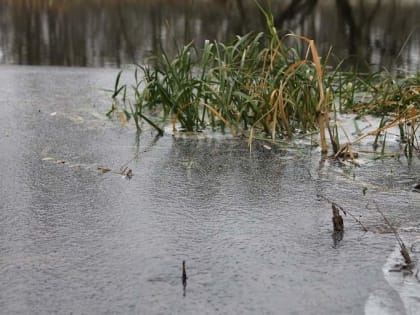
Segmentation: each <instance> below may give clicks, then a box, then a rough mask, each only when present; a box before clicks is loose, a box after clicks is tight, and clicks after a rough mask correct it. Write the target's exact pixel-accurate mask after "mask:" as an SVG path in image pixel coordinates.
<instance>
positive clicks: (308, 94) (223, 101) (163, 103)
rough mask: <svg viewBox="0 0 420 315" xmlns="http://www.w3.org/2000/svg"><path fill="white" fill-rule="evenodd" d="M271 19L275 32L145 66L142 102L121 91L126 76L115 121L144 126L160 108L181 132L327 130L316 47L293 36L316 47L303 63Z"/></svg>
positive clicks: (188, 49) (185, 51)
mask: <svg viewBox="0 0 420 315" xmlns="http://www.w3.org/2000/svg"><path fill="white" fill-rule="evenodd" d="M263 13H264V14H265V17H266V19H267V29H268V32H265V33H264V32H261V33H249V34H247V35H244V36H237V37H236V38H235V39H234V40H233V41H232V42H231V43H230V44H224V43H221V42H218V41H212V42H211V41H206V42H205V43H204V46H203V47H202V48H201V49H198V48H197V47H196V46H195V45H194V43H190V44H188V45H186V46H184V47H182V48H181V49H180V50H179V51H178V53H177V55H176V56H175V57H174V58H172V59H171V58H169V57H168V56H167V54H166V53H162V54H161V55H159V56H156V57H155V58H153V59H151V60H150V61H151V63H149V64H148V65H137V66H136V67H137V69H136V83H135V85H133V86H132V90H133V91H134V93H133V94H134V101H131V102H130V101H128V100H127V96H126V93H127V86H119V85H118V80H119V76H118V77H117V82H116V86H115V90H114V93H113V99H114V104H113V107H112V108H111V110H110V112H109V115H110V114H111V113H113V112H117V113H120V115H121V114H124V116H125V118H126V119H127V120H128V119H130V118H133V119H134V120H135V121H136V126H137V127H138V128H140V127H141V126H140V124H139V123H138V119H144V118H145V117H146V116H144V114H143V109H146V108H147V109H149V110H153V111H156V110H158V111H159V112H160V113H161V118H162V121H167V120H168V119H170V120H171V121H172V124H173V129H176V128H178V127H177V126H179V128H180V129H181V130H185V131H200V130H203V129H204V128H207V127H209V126H210V127H211V128H213V129H216V128H219V129H220V130H222V131H224V130H225V129H226V128H229V129H230V131H231V132H233V133H235V134H236V133H245V134H248V135H250V134H254V133H255V132H263V133H265V134H266V135H267V136H269V137H271V139H273V140H274V139H275V138H276V137H277V136H279V137H289V138H290V137H291V136H292V135H293V134H294V133H296V132H302V133H305V132H308V131H313V130H316V129H320V130H323V129H324V128H319V127H320V126H321V125H322V126H323V125H324V124H325V121H326V116H325V115H326V113H327V112H328V111H327V110H325V97H324V87H323V67H322V65H321V64H320V58H319V56H318V52H317V49H316V46H315V44H314V42H313V41H312V40H310V39H308V38H306V37H303V36H297V35H289V37H293V38H295V39H297V40H301V41H303V42H306V43H307V44H308V53H307V55H306V56H305V58H301V57H300V56H299V53H298V50H297V49H296V48H290V47H287V46H286V45H285V44H284V42H283V41H282V40H280V38H279V37H278V34H277V31H276V29H275V27H274V23H273V17H272V15H271V14H270V13H268V12H266V11H264V10H263ZM138 72H140V73H141V75H142V81H141V82H139V81H138V80H137V73H138ZM146 121H147V120H146ZM147 122H149V121H147ZM154 127H155V128H156V127H157V126H154ZM323 139H324V140H322V141H323V143H324V142H325V137H323ZM324 147H325V148H326V143H324Z"/></svg>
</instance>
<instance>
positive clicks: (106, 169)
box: [97, 166, 112, 174]
mask: <svg viewBox="0 0 420 315" xmlns="http://www.w3.org/2000/svg"><path fill="white" fill-rule="evenodd" d="M97 170H98V171H99V172H100V173H102V174H104V173H108V172H111V171H112V170H111V169H110V168H108V167H102V166H100V167H98V168H97Z"/></svg>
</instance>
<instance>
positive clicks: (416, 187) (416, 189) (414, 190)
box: [413, 184, 420, 193]
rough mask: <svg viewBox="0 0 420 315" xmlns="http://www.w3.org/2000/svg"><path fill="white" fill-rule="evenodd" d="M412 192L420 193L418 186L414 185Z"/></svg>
mask: <svg viewBox="0 0 420 315" xmlns="http://www.w3.org/2000/svg"><path fill="white" fill-rule="evenodd" d="M413 192H418V193H420V184H417V185H414V187H413Z"/></svg>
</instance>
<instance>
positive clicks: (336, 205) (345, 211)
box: [318, 194, 368, 232]
mask: <svg viewBox="0 0 420 315" xmlns="http://www.w3.org/2000/svg"><path fill="white" fill-rule="evenodd" d="M318 197H321V198H322V199H324V200H326V201H327V202H329V203H330V204H331V205H332V206H333V209H334V207H335V208H336V209H338V210H340V211H341V212H343V213H344V215H347V214H348V215H349V216H350V217H351V218H352V219H353V220H354V221H356V222H357V223H358V224H359V225H360V226H361V227H362V229H363V231H365V232H367V231H368V228H367V227H366V226H365V225H364V224H363V223H362V222H361V221H360V220H359V219H358V218H357V217H356V216H355V215H353V214H352V213H351V212H350V211H348V210H344V208H343V207H341V206H340V205H338V204H337V203H336V202H334V201H332V200H330V199H329V198H327V197H325V196H323V195H321V194H318Z"/></svg>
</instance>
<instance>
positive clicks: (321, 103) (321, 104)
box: [286, 34, 328, 153]
mask: <svg viewBox="0 0 420 315" xmlns="http://www.w3.org/2000/svg"><path fill="white" fill-rule="evenodd" d="M286 36H291V37H295V38H298V39H300V40H303V41H305V42H307V43H308V44H309V47H310V49H311V54H312V60H313V63H314V66H315V71H316V76H317V82H318V89H319V100H318V104H317V107H316V111H317V112H318V113H319V115H318V125H319V134H320V141H321V151H322V153H327V152H328V145H327V141H326V137H325V126H326V123H327V122H328V117H327V115H328V112H327V110H326V104H325V95H324V84H323V71H322V66H321V62H320V59H319V54H318V49H317V48H316V45H315V41H314V40H313V39H310V38H308V37H305V36H302V35H296V34H288V35H286Z"/></svg>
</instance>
